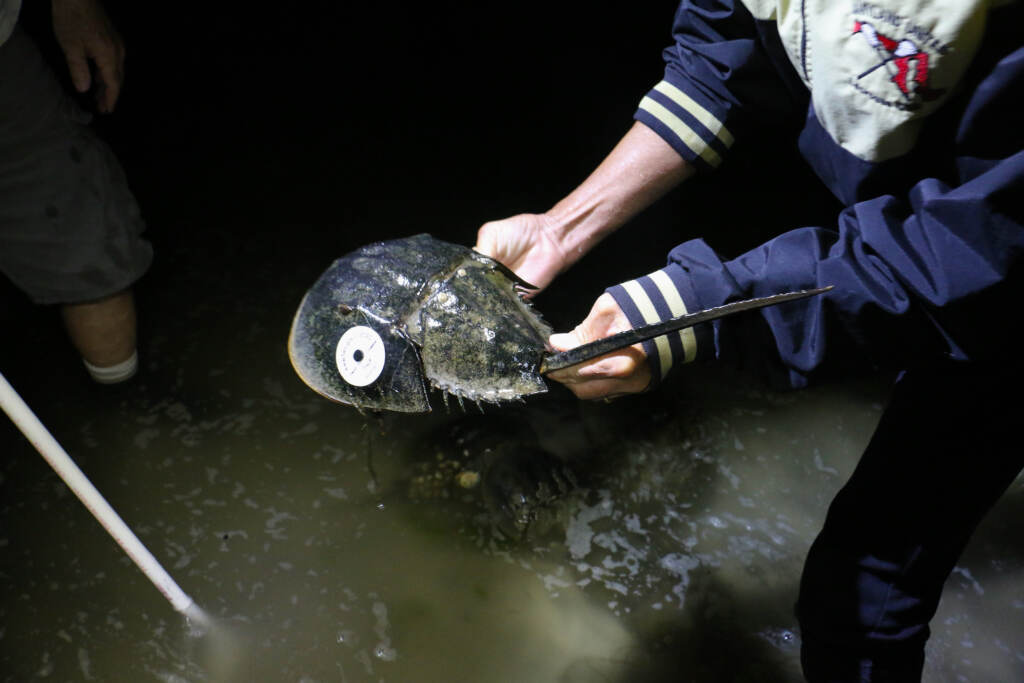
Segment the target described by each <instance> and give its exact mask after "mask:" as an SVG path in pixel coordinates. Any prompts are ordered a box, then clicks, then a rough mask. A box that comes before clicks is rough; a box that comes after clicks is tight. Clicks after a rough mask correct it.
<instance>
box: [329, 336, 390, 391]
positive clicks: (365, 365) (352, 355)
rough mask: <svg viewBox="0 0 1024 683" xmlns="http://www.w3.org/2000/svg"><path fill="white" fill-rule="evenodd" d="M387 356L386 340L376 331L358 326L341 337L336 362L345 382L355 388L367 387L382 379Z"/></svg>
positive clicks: (336, 352) (335, 356) (336, 351)
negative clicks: (379, 378)
mask: <svg viewBox="0 0 1024 683" xmlns="http://www.w3.org/2000/svg"><path fill="white" fill-rule="evenodd" d="M386 355H387V352H386V351H385V350H384V340H383V339H381V338H380V335H379V334H377V332H376V330H374V329H373V328H372V327H366V326H365V325H357V326H356V327H350V328H349V329H348V330H346V331H345V334H343V335H341V339H339V340H338V348H337V349H336V350H335V352H334V360H335V361H336V362H337V364H338V372H340V373H341V378H342V379H343V380H345V381H346V382H348V383H349V384H351V385H352V386H354V387H365V386H366V385H368V384H372V383H373V382H374V381H376V379H377V378H378V377H380V373H381V370H383V369H384V357H385V356H386Z"/></svg>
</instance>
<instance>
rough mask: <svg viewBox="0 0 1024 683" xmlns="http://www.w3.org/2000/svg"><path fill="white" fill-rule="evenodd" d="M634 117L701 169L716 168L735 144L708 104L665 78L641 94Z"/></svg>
mask: <svg viewBox="0 0 1024 683" xmlns="http://www.w3.org/2000/svg"><path fill="white" fill-rule="evenodd" d="M633 118H634V119H636V120H637V121H639V122H640V123H642V124H644V125H645V126H647V127H648V128H650V129H651V130H653V131H654V132H655V133H657V134H658V135H659V136H661V138H662V139H663V140H665V142H667V143H668V144H669V145H671V146H672V148H673V149H674V150H675V151H676V152H678V153H679V155H680V156H681V157H683V158H684V159H686V160H687V161H688V162H690V163H691V164H693V165H694V166H696V167H697V168H698V169H700V170H711V169H714V168H717V167H718V166H719V165H720V164H721V163H722V159H723V158H724V157H725V154H726V152H727V151H728V150H729V148H730V147H731V146H732V143H733V141H734V140H733V136H732V133H730V132H729V130H728V129H727V128H726V127H725V124H724V123H722V119H723V118H724V116H723V114H722V113H721V112H719V113H715V111H714V108H713V107H712V106H711V103H710V101H708V100H707V99H706V98H704V97H701V96H700V95H699V94H697V93H696V92H686V91H684V90H683V89H682V88H681V87H680V86H679V85H675V84H673V83H670V82H669V81H668V80H667V79H666V80H663V81H661V82H660V83H658V84H657V85H656V86H654V87H653V88H652V89H651V90H650V91H649V92H648V93H647V94H646V95H644V97H643V99H642V100H640V105H639V107H638V108H637V111H636V114H635V115H634V116H633Z"/></svg>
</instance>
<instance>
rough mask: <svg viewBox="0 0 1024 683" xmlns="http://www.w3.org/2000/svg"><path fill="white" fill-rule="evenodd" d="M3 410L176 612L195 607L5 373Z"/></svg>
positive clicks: (0, 384)
mask: <svg viewBox="0 0 1024 683" xmlns="http://www.w3.org/2000/svg"><path fill="white" fill-rule="evenodd" d="M0 407H2V408H3V411H4V412H5V413H7V416H8V417H10V418H11V420H12V421H13V422H14V424H15V425H17V427H18V429H20V430H21V433H22V434H24V435H25V438H27V439H28V440H29V441H30V442H31V443H32V445H33V446H35V447H36V450H37V451H39V454H40V455H42V456H43V458H44V459H45V460H46V462H48V463H50V467H52V468H53V469H54V471H56V472H57V474H58V475H59V476H60V478H61V479H63V480H64V483H65V484H67V485H68V488H69V489H71V491H72V492H73V493H74V494H75V495H76V496H78V499H79V500H81V501H82V503H84V504H85V507H86V508H88V510H89V512H91V513H92V516H93V517H95V518H96V521H98V522H99V523H100V524H102V525H103V528H104V529H106V530H107V532H108V533H109V534H110V535H111V536H113V537H114V540H115V541H117V543H118V545H120V546H121V548H123V549H124V551H125V552H126V553H128V557H130V558H132V561H133V562H135V564H136V565H137V566H138V567H139V569H141V570H142V573H143V574H145V575H146V577H147V578H148V579H149V580H150V581H152V582H153V585H154V586H156V587H157V590H159V591H160V592H161V593H163V594H164V597H165V598H167V599H168V600H170V601H171V605H173V606H174V609H176V610H177V611H179V612H182V613H185V611H186V610H188V609H189V608H190V607H192V604H193V603H192V598H190V597H189V596H187V595H185V592H184V591H182V590H181V588H179V587H178V584H176V583H175V582H174V579H172V578H171V576H170V574H168V573H167V572H166V571H164V568H163V567H161V566H160V563H159V562H157V560H156V558H155V557H153V554H152V553H150V552H149V551H148V550H146V546H144V545H142V541H140V540H139V539H138V537H137V536H136V535H135V534H134V533H132V530H131V529H129V528H128V525H127V524H125V523H124V521H123V520H122V519H121V518H120V517H119V516H118V514H117V513H116V512H114V508H112V507H110V504H109V503H107V501H106V499H104V498H103V496H102V495H101V494H100V492H99V491H97V490H96V487H95V486H93V485H92V483H91V482H90V481H89V480H88V479H87V478H86V476H85V475H84V474H82V470H80V469H78V465H76V464H75V463H74V461H73V460H72V459H71V458H70V456H68V454H67V452H65V450H64V449H63V448H61V445H60V444H59V443H57V440H56V439H54V438H53V436H52V435H51V434H50V432H49V431H47V429H46V427H44V426H43V423H42V422H40V421H39V418H37V417H36V416H35V413H33V412H32V410H31V409H30V408H29V407H28V405H26V403H25V402H24V401H23V400H22V399H21V396H19V395H18V392H16V391H15V390H14V387H12V386H11V385H10V383H9V382H8V381H7V379H6V378H5V377H4V376H3V374H2V373H0ZM186 616H187V615H186Z"/></svg>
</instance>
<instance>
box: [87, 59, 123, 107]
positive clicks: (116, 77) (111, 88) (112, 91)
mask: <svg viewBox="0 0 1024 683" xmlns="http://www.w3.org/2000/svg"><path fill="white" fill-rule="evenodd" d="M93 61H94V62H95V63H96V71H97V73H96V80H97V81H98V85H99V86H100V89H99V91H98V92H97V93H96V98H97V102H98V104H99V107H100V110H101V111H105V112H109V111H113V109H114V105H115V104H116V103H117V97H118V95H120V93H121V75H122V72H121V69H120V68H119V65H118V61H119V60H118V59H117V58H116V57H115V56H114V55H113V54H112V53H110V52H105V53H103V54H102V55H96V56H95V57H93Z"/></svg>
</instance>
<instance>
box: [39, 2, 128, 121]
mask: <svg viewBox="0 0 1024 683" xmlns="http://www.w3.org/2000/svg"><path fill="white" fill-rule="evenodd" d="M53 33H54V35H55V36H56V37H57V42H58V43H59V44H60V47H61V50H63V51H64V58H65V59H66V60H67V63H68V71H70V72H71V82H72V83H73V84H74V86H75V90H77V91H78V92H81V93H84V92H88V90H89V88H90V87H92V85H93V77H92V74H91V73H90V70H89V60H92V62H93V64H95V65H96V78H95V81H96V82H95V85H96V107H97V109H99V111H101V112H103V113H109V112H111V111H113V110H114V105H115V104H116V103H117V97H118V95H119V94H120V93H121V83H122V82H123V81H124V43H123V42H122V40H121V36H120V34H119V33H118V32H117V29H115V28H114V25H113V23H111V21H110V17H109V16H107V13H106V11H105V10H104V9H103V6H102V5H101V4H100V3H99V2H98V0H53Z"/></svg>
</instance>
